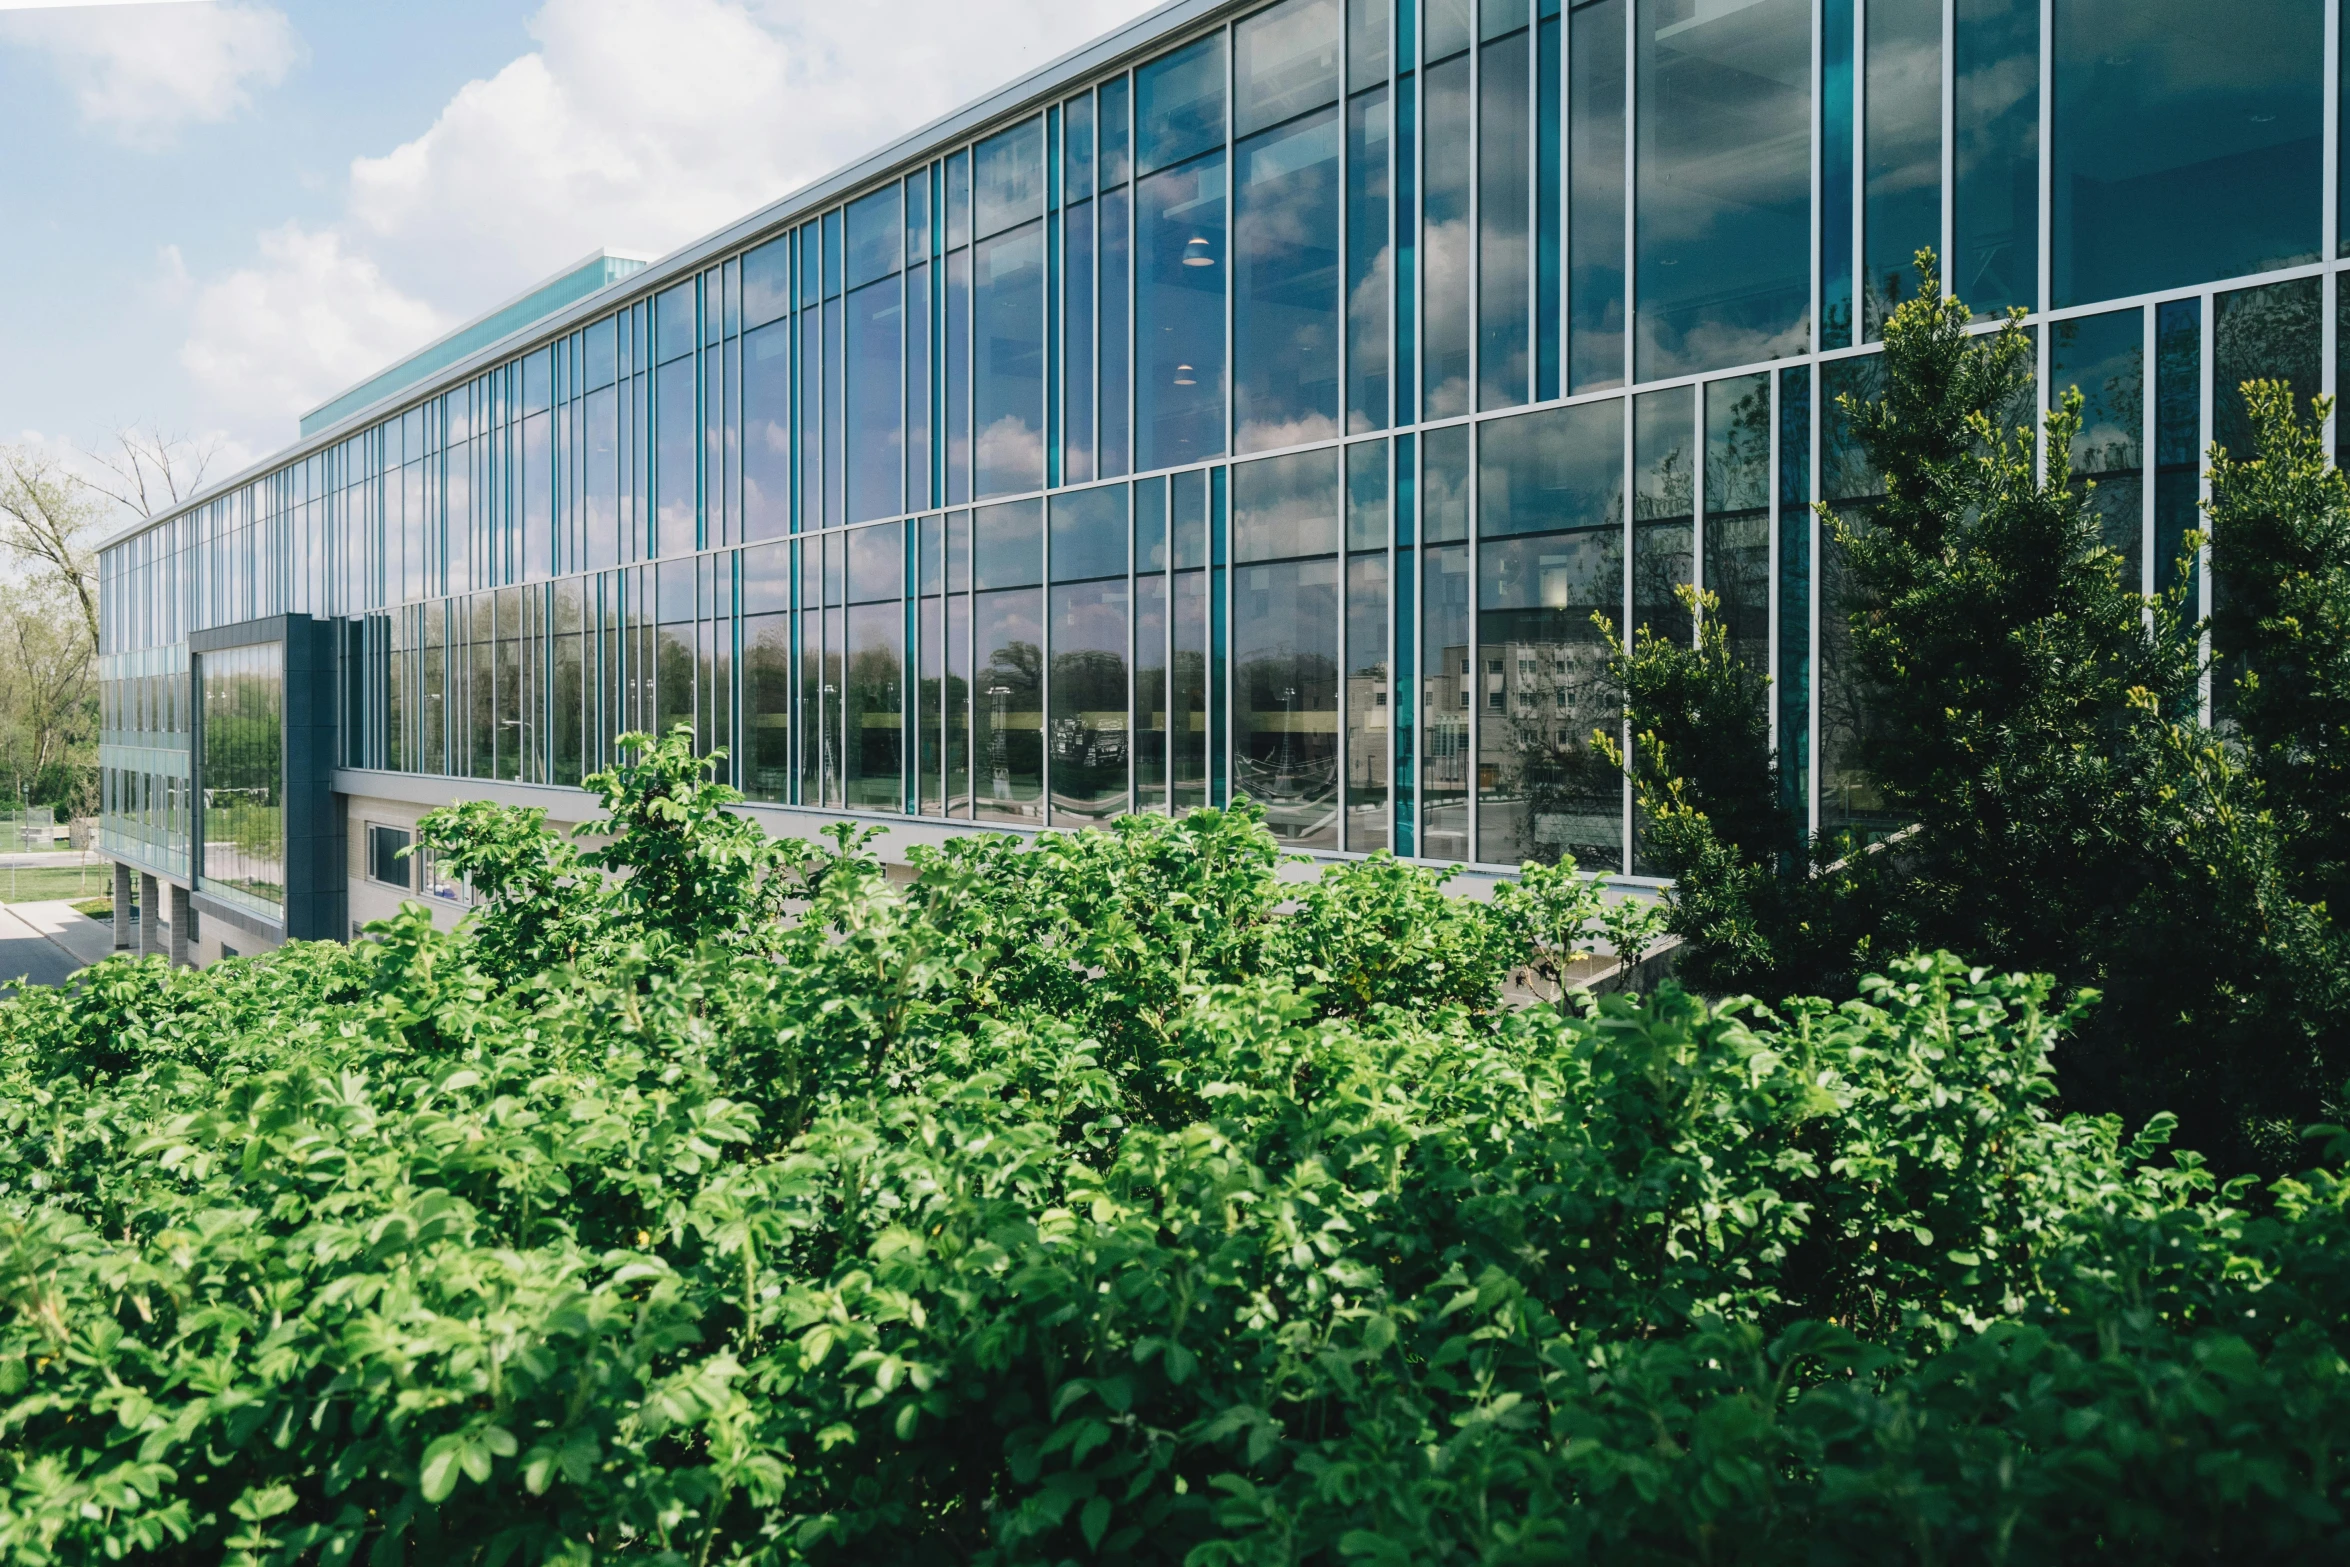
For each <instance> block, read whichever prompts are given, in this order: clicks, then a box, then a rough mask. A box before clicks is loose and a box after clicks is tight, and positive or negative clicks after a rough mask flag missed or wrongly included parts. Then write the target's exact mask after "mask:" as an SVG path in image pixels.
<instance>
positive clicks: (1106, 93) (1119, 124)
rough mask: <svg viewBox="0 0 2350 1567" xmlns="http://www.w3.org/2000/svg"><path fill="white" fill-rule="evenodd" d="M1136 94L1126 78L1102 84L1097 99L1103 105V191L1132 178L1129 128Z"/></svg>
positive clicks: (1114, 78)
mask: <svg viewBox="0 0 2350 1567" xmlns="http://www.w3.org/2000/svg"><path fill="white" fill-rule="evenodd" d="M1132 96H1133V95H1132V93H1131V92H1130V91H1129V89H1128V88H1127V85H1126V78H1125V77H1123V76H1113V77H1111V78H1110V79H1109V80H1108V81H1106V82H1104V83H1102V84H1101V86H1100V87H1099V88H1098V89H1097V90H1096V92H1095V97H1096V98H1097V99H1098V100H1099V102H1100V104H1101V132H1100V134H1101V149H1102V188H1103V189H1104V190H1107V189H1109V187H1111V186H1112V185H1122V184H1124V183H1125V182H1126V180H1127V179H1128V178H1129V177H1131V176H1132V174H1133V172H1134V170H1133V163H1134V157H1133V145H1134V142H1133V137H1132V134H1131V133H1130V131H1129V129H1128V126H1127V123H1126V122H1127V109H1128V106H1129V103H1130V101H1131V99H1132Z"/></svg>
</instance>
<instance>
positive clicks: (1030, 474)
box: [979, 414, 1044, 495]
mask: <svg viewBox="0 0 2350 1567" xmlns="http://www.w3.org/2000/svg"><path fill="white" fill-rule="evenodd" d="M979 474H980V492H981V493H982V494H986V495H1003V494H1009V493H1011V492H1013V491H1017V490H1033V489H1037V488H1039V487H1040V486H1042V485H1043V483H1044V434H1043V432H1042V431H1040V430H1038V429H1037V428H1036V427H1035V426H1034V425H1032V424H1030V423H1028V421H1027V420H1025V419H1022V418H1021V417H1020V416H1019V415H1017V414H1005V415H1004V416H1003V417H1002V418H1000V419H998V420H996V421H995V423H993V424H991V425H989V426H988V427H987V428H986V429H984V430H981V431H980V432H979Z"/></svg>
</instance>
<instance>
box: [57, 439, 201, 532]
mask: <svg viewBox="0 0 2350 1567" xmlns="http://www.w3.org/2000/svg"><path fill="white" fill-rule="evenodd" d="M82 455H84V456H85V457H87V458H89V459H90V461H91V462H93V463H96V464H97V465H98V467H99V468H100V469H101V470H102V471H103V472H104V474H105V477H104V478H94V479H90V480H88V481H87V482H88V484H89V486H90V488H91V489H92V490H94V491H96V492H97V493H98V494H100V495H103V496H105V497H106V498H107V499H108V500H111V501H113V502H114V503H115V504H116V505H118V506H121V507H123V508H125V509H126V510H128V511H131V512H134V513H136V514H137V515H139V516H141V517H152V516H154V515H155V514H156V513H157V512H160V511H169V510H170V509H171V508H172V507H174V506H177V505H179V504H180V503H181V502H182V501H184V500H186V499H187V498H188V497H189V496H191V495H193V494H195V493H196V492H197V491H198V490H201V489H202V488H204V478H205V475H206V474H208V473H209V472H211V470H212V464H213V462H214V461H215V460H216V459H218V457H219V456H220V437H218V436H205V437H202V438H201V439H196V438H191V437H188V436H182V435H172V434H169V433H168V432H166V431H165V430H164V429H163V428H162V427H161V426H159V425H149V426H148V427H147V428H145V429H143V430H142V429H140V428H139V427H138V426H136V425H124V426H123V427H122V428H120V429H118V430H116V431H115V432H114V445H113V447H112V448H111V449H109V450H104V451H101V450H97V449H94V448H91V447H84V448H82Z"/></svg>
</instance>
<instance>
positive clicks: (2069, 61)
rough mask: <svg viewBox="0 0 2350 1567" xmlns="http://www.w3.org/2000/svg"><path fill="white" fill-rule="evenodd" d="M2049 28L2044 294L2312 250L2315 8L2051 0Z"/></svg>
mask: <svg viewBox="0 0 2350 1567" xmlns="http://www.w3.org/2000/svg"><path fill="white" fill-rule="evenodd" d="M2055 25H2056V68H2055V84H2056V102H2055V105H2054V125H2053V131H2052V134H2053V135H2054V137H2055V146H2054V147H2053V148H2052V149H2051V151H2052V153H2053V156H2054V189H2053V191H2052V192H2051V197H2052V200H2053V203H2054V206H2053V215H2052V221H2053V223H2054V227H2055V232H2054V234H2053V235H2052V238H2053V240H2054V252H2055V254H2054V261H2055V266H2056V276H2055V279H2054V293H2055V301H2056V303H2057V304H2058V305H2071V304H2085V303H2088V302H2089V301H2092V300H2098V299H2110V298H2113V297H2115V296H2117V295H2123V294H2136V293H2143V292H2148V291H2151V290H2154V289H2159V288H2171V287H2175V286H2177V285H2180V284H2186V283H2201V282H2206V281H2208V280H2210V279H2213V278H2223V277H2232V276H2236V275H2238V274H2241V273H2246V272H2258V271H2261V270H2264V269H2266V268H2269V267H2276V266H2284V265H2288V264H2291V263H2294V262H2300V261H2313V260H2315V259H2316V258H2317V252H2318V220H2319V216H2320V208H2319V201H2320V186H2321V184H2322V183H2323V154H2322V150H2321V143H2322V140H2323V132H2324V97H2323V85H2322V84H2323V77H2324V60H2325V48H2324V44H2325V26H2324V15H2323V12H2322V11H2321V10H2320V8H2319V7H2318V6H2317V5H2315V4H2313V3H2310V0H2240V3H2238V4H2234V5H2228V6H2216V7H2215V6H2210V5H2203V4H2194V3H2190V0H2065V3H2064V4H2061V5H2059V6H2057V7H2056V19H2055Z"/></svg>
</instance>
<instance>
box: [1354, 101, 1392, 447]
mask: <svg viewBox="0 0 2350 1567" xmlns="http://www.w3.org/2000/svg"><path fill="white" fill-rule="evenodd" d="M1387 114H1388V109H1387V89H1386V88H1384V87H1380V88H1374V89H1373V90H1372V91H1370V92H1366V93H1358V94H1357V95H1356V96H1355V97H1354V99H1353V100H1352V101H1351V102H1349V103H1348V105H1347V109H1346V135H1347V149H1346V157H1347V174H1346V179H1347V191H1346V243H1347V258H1346V268H1347V270H1346V427H1347V429H1348V430H1349V431H1362V430H1384V429H1386V428H1387V290H1388V280H1387V278H1388V256H1389V253H1390V250H1391V236H1390V233H1389V226H1390V222H1391V219H1390V218H1389V216H1388V196H1387V192H1388V179H1387V142H1388V136H1387Z"/></svg>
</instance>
